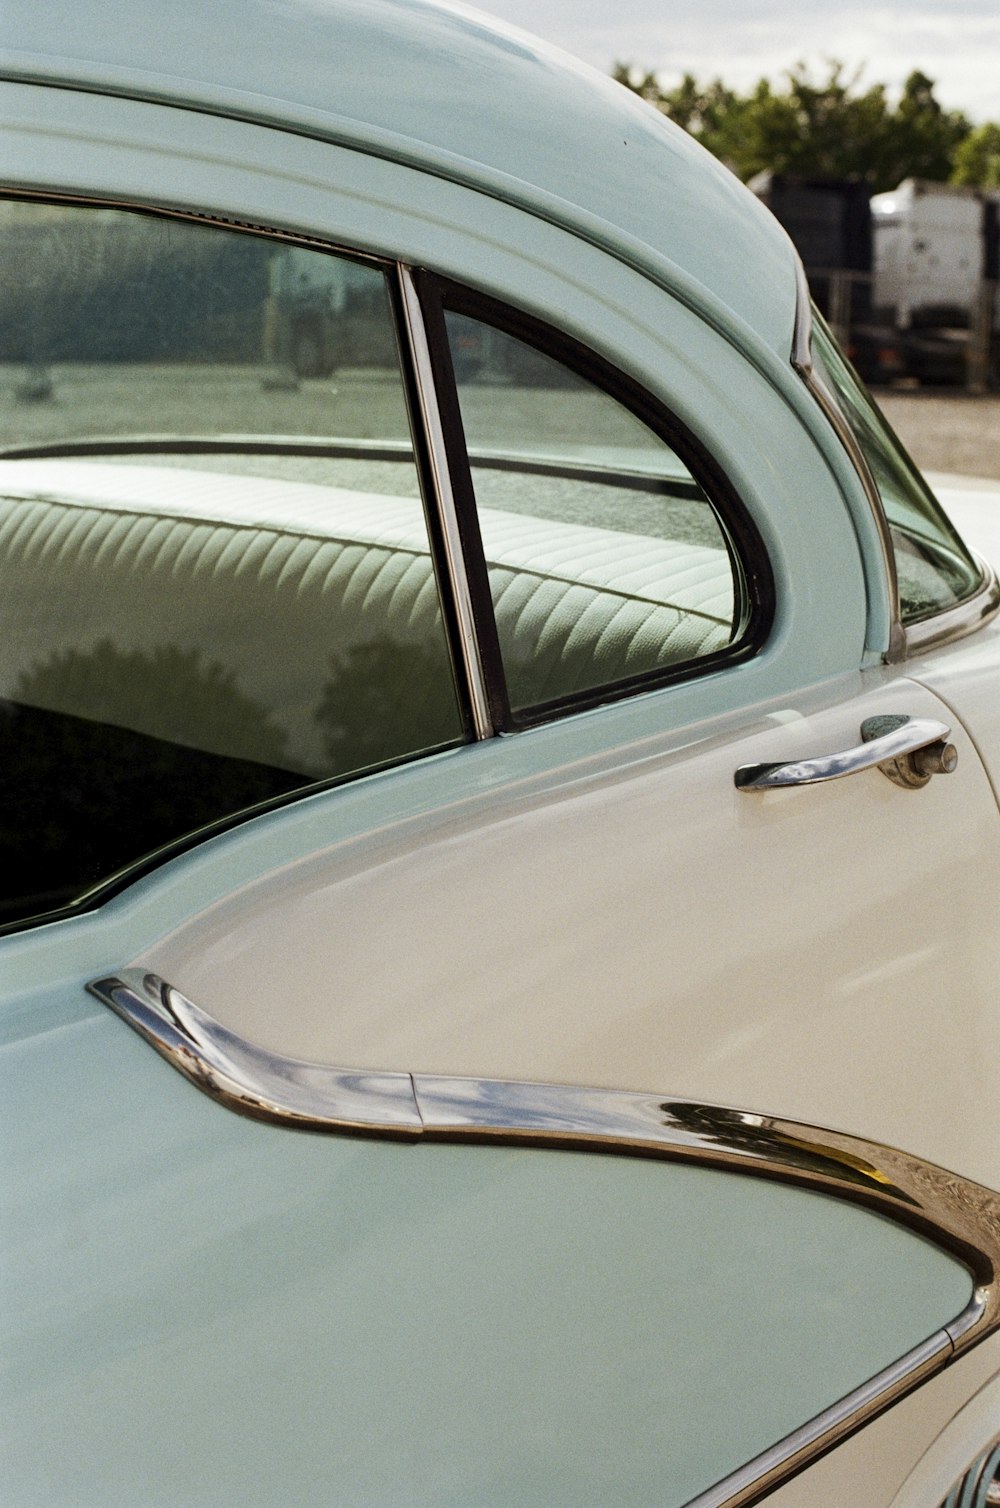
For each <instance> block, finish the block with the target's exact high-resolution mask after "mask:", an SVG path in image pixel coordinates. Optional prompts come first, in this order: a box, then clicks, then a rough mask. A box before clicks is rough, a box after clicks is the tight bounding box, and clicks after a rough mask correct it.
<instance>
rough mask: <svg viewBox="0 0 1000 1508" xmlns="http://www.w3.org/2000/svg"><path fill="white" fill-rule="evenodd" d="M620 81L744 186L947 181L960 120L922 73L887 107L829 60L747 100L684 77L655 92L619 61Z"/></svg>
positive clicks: (649, 79)
mask: <svg viewBox="0 0 1000 1508" xmlns="http://www.w3.org/2000/svg"><path fill="white" fill-rule="evenodd" d="M615 77H616V78H617V79H618V80H619V82H620V83H623V84H625V85H626V86H627V87H628V88H631V89H633V90H634V91H635V92H636V93H637V94H640V95H641V96H642V97H643V98H644V99H646V100H649V101H650V103H651V104H654V105H655V106H656V107H657V108H658V109H659V110H662V111H663V113H664V114H665V115H667V116H669V117H670V119H671V120H673V121H676V123H677V124H678V125H679V126H682V127H683V128H684V130H686V131H688V132H689V133H690V134H691V135H692V136H694V137H695V138H696V139H697V140H698V141H700V142H701V144H702V145H703V146H705V147H707V148H708V150H709V151H710V152H712V153H714V154H715V156H717V157H719V158H721V159H722V160H723V161H724V162H726V163H727V164H728V165H729V166H730V167H731V168H732V169H733V171H734V172H735V173H736V174H737V175H738V176H739V177H740V178H743V179H748V178H752V177H753V176H754V174H755V173H759V172H761V171H762V170H764V169H770V170H771V171H772V172H776V173H794V174H800V175H801V176H803V177H816V178H859V179H863V180H864V181H866V182H867V183H869V184H870V185H871V187H872V189H873V190H879V189H887V188H894V187H895V186H896V184H897V183H899V182H900V181H901V180H902V179H903V178H907V177H919V178H934V179H944V178H947V177H948V176H949V174H950V173H951V171H952V168H953V164H954V161H955V155H956V151H957V149H958V147H959V145H960V144H961V143H962V142H963V141H964V140H965V139H966V138H967V136H968V135H969V132H970V126H969V122H968V121H967V120H966V119H965V117H964V116H963V115H961V114H960V113H958V112H955V111H948V110H945V109H943V107H942V106H941V104H940V103H939V102H938V100H937V99H936V98H935V97H934V84H933V81H932V80H931V79H929V78H928V77H927V76H926V74H923V73H912V74H911V75H910V77H909V78H908V79H907V81H906V84H905V85H904V88H903V94H902V97H901V98H900V100H899V103H898V104H897V105H895V106H892V105H890V103H889V100H888V97H887V94H886V89H885V86H884V85H882V84H874V85H872V86H871V87H869V88H867V89H862V88H861V87H860V72H855V73H849V72H848V71H847V70H846V69H845V67H844V65H843V64H842V63H837V62H831V63H830V64H829V65H828V72H827V74H826V76H825V77H822V78H819V79H814V78H813V77H812V75H811V74H810V72H809V70H808V68H807V67H806V65H805V64H804V63H798V64H796V66H795V67H794V68H793V69H791V71H790V72H789V73H788V74H787V75H786V83H785V87H784V88H776V87H775V86H774V85H773V84H771V82H770V81H769V80H768V79H761V80H760V81H759V82H758V83H757V84H756V85H755V86H754V87H753V88H752V89H751V90H750V91H749V92H748V93H746V94H739V93H737V92H735V91H734V90H732V89H729V88H728V87H727V86H726V85H725V84H723V82H722V81H721V80H720V79H716V80H714V81H713V82H712V83H710V84H708V85H701V84H699V83H698V81H697V79H695V78H694V77H693V76H692V75H691V74H686V75H685V76H684V78H683V79H682V80H681V82H680V83H679V84H678V85H676V86H675V87H673V88H671V89H663V88H661V86H660V85H659V84H658V82H657V80H656V77H655V75H654V74H652V73H650V72H648V71H642V70H637V69H635V68H633V67H630V66H629V65H627V64H618V65H617V66H616V68H615Z"/></svg>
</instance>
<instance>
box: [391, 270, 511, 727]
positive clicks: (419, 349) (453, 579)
mask: <svg viewBox="0 0 1000 1508" xmlns="http://www.w3.org/2000/svg"><path fill="white" fill-rule="evenodd" d="M397 276H398V278H399V288H400V295H401V298H402V305H403V316H404V323H405V327H406V329H405V333H406V338H407V341H408V342H409V347H410V356H411V360H412V366H413V372H414V377H415V380H416V388H417V402H418V405H419V408H420V423H421V424H422V426H423V430H424V438H425V441H426V448H427V453H428V456H429V459H430V466H431V475H432V480H433V483H434V491H435V494H436V498H437V505H438V512H439V518H440V522H441V534H442V538H443V541H444V550H445V561H446V565H447V570H448V578H449V583H450V586H451V593H452V598H453V601H454V603H455V617H456V619H457V623H458V640H459V651H460V653H461V657H462V670H463V672H464V675H465V682H466V691H467V692H468V696H469V705H470V708H471V711H472V725H473V728H474V729H475V734H476V737H477V738H480V739H481V738H490V737H491V736H492V734H493V732H494V731H495V730H494V727H493V716H492V713H491V712H490V704H489V698H488V696H487V693H486V676H485V672H484V670H483V662H482V657H481V655H480V653H479V637H478V634H477V632H476V619H475V614H474V612H473V609H472V592H471V590H470V588H469V578H468V574H467V572H466V569H465V555H464V552H463V550H462V539H461V534H460V532H459V526H458V512H457V509H456V507H455V494H454V491H453V489H452V485H451V472H450V471H449V469H448V453H447V450H446V447H445V440H444V425H443V423H442V419H441V410H440V408H439V407H438V401H437V388H436V386H435V383H434V369H433V366H432V365H431V353H430V346H429V345H428V342H427V331H426V330H425V328H424V316H423V311H422V310H421V307H420V297H419V295H418V293H417V290H416V286H415V284H414V282H413V274H412V273H411V271H410V269H409V268H408V267H405V266H403V264H402V263H399V264H398V265H397Z"/></svg>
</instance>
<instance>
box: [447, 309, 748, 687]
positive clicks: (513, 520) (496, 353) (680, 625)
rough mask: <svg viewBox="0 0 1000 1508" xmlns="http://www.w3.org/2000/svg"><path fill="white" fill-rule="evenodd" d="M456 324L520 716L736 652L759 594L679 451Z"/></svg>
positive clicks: (575, 382) (485, 331)
mask: <svg viewBox="0 0 1000 1508" xmlns="http://www.w3.org/2000/svg"><path fill="white" fill-rule="evenodd" d="M446 324H447V329H448V336H449V343H450V349H451V353H452V362H453V366H454V369H455V375H456V380H457V383H458V393H459V404H460V408H461V416H462V425H463V428H464V431H465V440H466V444H467V447H468V454H469V459H470V464H471V473H472V481H473V487H474V491H475V496H476V503H477V509H478V518H479V526H480V531H481V534H482V539H483V547H484V551H485V555H486V562H487V568H488V573H489V581H490V592H491V597H492V602H493V610H494V614H495V617H496V624H497V633H498V638H499V643H500V652H501V656H502V659H503V664H504V671H505V676H506V682H507V690H508V695H509V698H510V704H511V709H512V711H513V713H514V714H515V716H516V715H517V714H518V713H520V712H525V711H528V710H529V709H531V708H537V707H541V706H544V705H545V704H546V703H551V702H554V701H559V700H561V699H565V698H568V697H578V696H581V695H582V696H588V695H591V696H592V694H593V693H594V692H595V691H597V690H599V689H601V688H605V687H608V688H613V687H616V686H621V685H622V683H629V682H631V681H632V680H633V678H635V677H639V678H641V677H644V676H648V675H650V674H653V673H655V672H662V671H663V670H665V669H670V668H675V667H678V666H682V665H685V664H688V663H690V662H692V661H697V660H700V659H703V658H705V657H708V656H711V655H716V654H718V653H719V652H721V651H724V650H726V649H727V648H728V647H729V646H730V645H732V644H733V642H734V640H735V639H736V638H737V637H738V635H739V633H740V631H741V622H742V614H743V608H744V601H743V596H744V594H743V592H742V590H741V587H740V582H739V580H738V576H737V571H736V569H735V567H734V564H733V556H732V554H731V552H730V549H729V547H728V542H727V538H726V535H725V534H724V532H723V529H722V527H721V525H720V522H719V519H718V517H717V515H716V513H715V511H714V509H713V507H712V505H711V504H710V502H709V500H708V498H707V496H706V494H705V492H704V491H703V489H702V487H701V486H700V484H699V483H698V482H697V481H696V480H695V478H694V477H693V476H692V474H691V472H690V470H689V469H688V467H687V466H686V465H685V464H684V462H683V461H682V460H681V459H680V457H679V455H678V454H677V453H676V451H675V450H673V449H672V448H671V446H669V445H668V444H667V443H666V442H665V441H664V440H663V439H662V438H661V437H660V436H659V435H658V434H656V433H655V432H654V431H653V430H652V429H651V428H649V426H648V425H647V424H645V423H644V422H642V421H641V420H640V419H639V418H637V417H636V416H635V415H634V414H633V413H632V412H631V411H630V410H629V409H628V408H626V407H625V406H624V405H623V404H622V403H620V402H619V401H618V400H617V399H616V398H614V397H612V396H610V395H609V394H608V393H607V392H605V391H603V390H602V389H601V388H600V387H598V386H596V385H595V384H594V383H593V382H591V381H590V380H588V379H586V378H584V377H581V376H579V375H577V373H576V372H575V371H572V370H571V369H570V368H569V367H568V366H566V365H565V364H563V363H562V362H561V361H557V360H555V359H554V358H553V357H552V356H550V355H548V354H546V353H544V352H542V351H541V350H538V349H536V348H535V347H534V346H532V345H529V344H527V343H526V342H525V341H523V340H521V339H518V338H515V337H514V336H513V335H510V334H508V333H506V332H505V331H503V330H500V329H497V328H495V327H494V326H492V325H490V324H487V323H485V322H483V321H481V320H479V319H474V318H472V317H470V316H469V315H467V314H465V313H458V312H454V311H451V312H448V313H447V314H446Z"/></svg>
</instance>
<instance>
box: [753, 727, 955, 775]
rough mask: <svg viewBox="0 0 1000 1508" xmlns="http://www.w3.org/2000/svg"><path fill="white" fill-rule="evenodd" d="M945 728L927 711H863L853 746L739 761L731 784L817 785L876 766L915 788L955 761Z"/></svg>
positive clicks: (947, 772)
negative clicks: (807, 755) (784, 759)
mask: <svg viewBox="0 0 1000 1508" xmlns="http://www.w3.org/2000/svg"><path fill="white" fill-rule="evenodd" d="M950 734H951V729H950V728H949V727H948V726H947V725H946V724H945V723H939V722H936V721H935V720H934V719H933V718H930V717H914V718H910V717H869V718H866V719H865V721H864V722H863V723H862V724H861V739H862V742H861V743H859V744H857V745H856V746H855V747H854V748H853V749H842V750H840V751H839V752H838V753H836V754H820V755H819V756H818V757H817V758H816V759H798V760H795V761H794V762H792V763H790V764H743V765H740V767H739V769H738V770H737V771H736V776H735V780H736V788H737V790H740V791H772V790H775V789H777V788H778V787H779V786H785V785H819V784H821V783H822V782H823V781H825V780H839V779H840V778H841V776H842V775H856V774H857V773H858V772H859V771H860V770H870V769H873V768H874V767H876V766H877V767H878V768H879V769H880V770H881V771H882V773H883V775H886V776H888V778H889V779H890V780H891V781H893V782H894V783H895V784H896V785H901V786H904V787H905V788H906V789H908V790H917V789H919V788H920V786H923V785H926V784H927V782H928V780H930V778H931V776H932V775H950V774H951V772H952V770H954V768H955V766H956V765H957V764H958V750H957V749H956V748H955V746H954V744H952V743H949V742H948V739H949V737H950Z"/></svg>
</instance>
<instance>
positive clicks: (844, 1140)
mask: <svg viewBox="0 0 1000 1508" xmlns="http://www.w3.org/2000/svg"><path fill="white" fill-rule="evenodd" d="M87 988H88V989H89V991H90V993H91V994H93V995H94V996H96V997H97V999H98V1000H100V1001H102V1002H103V1004H105V1005H107V1006H109V1007H110V1008H111V1009H112V1010H113V1011H115V1012H116V1013H117V1014H118V1015H119V1016H121V1017H122V1019H123V1020H124V1021H126V1022H127V1023H128V1024H129V1025H130V1026H131V1027H132V1028H133V1029H134V1030H135V1031H137V1032H138V1033H139V1035H140V1036H142V1037H143V1038H145V1040H146V1041H147V1042H148V1043H150V1045H151V1046H152V1047H154V1048H155V1049H156V1051H157V1052H159V1053H161V1054H162V1056H163V1057H165V1058H166V1059H167V1061H168V1062H169V1063H170V1064H172V1066H173V1067H174V1068H176V1069H177V1070H178V1071H179V1072H180V1073H182V1074H184V1076H185V1077H186V1078H188V1079H190V1080H191V1082H192V1083H194V1084H195V1085H196V1086H197V1087H198V1088H199V1089H201V1090H203V1091H204V1092H205V1093H206V1094H209V1095H210V1096H211V1097H212V1098H214V1099H216V1100H218V1101H220V1103H222V1104H223V1105H225V1106H227V1107H228V1108H229V1109H231V1110H236V1111H239V1112H241V1113H243V1114H245V1115H250V1116H253V1117H255V1118H257V1119H262V1120H266V1121H271V1122H275V1123H277V1124H279V1125H284V1126H299V1127H303V1128H308V1129H310V1130H314V1131H328V1132H335V1133H337V1132H339V1133H352V1132H353V1133H355V1134H357V1133H361V1134H365V1133H367V1134H381V1135H387V1136H395V1137H404V1138H418V1137H421V1138H424V1139H429V1140H438V1141H451V1142H454V1141H466V1140H472V1141H479V1142H496V1143H501V1144H502V1143H512V1142H514V1143H517V1142H520V1143H525V1144H529V1145H534V1146H539V1147H551V1148H567V1149H576V1150H579V1151H588V1150H589V1151H595V1152H617V1153H621V1154H625V1155H633V1156H647V1157H649V1156H652V1157H662V1158H665V1159H672V1160H677V1161H682V1162H695V1163H700V1164H702V1165H707V1166H710V1167H715V1168H718V1169H720V1170H723V1171H727V1172H731V1173H732V1172H736V1173H739V1172H743V1173H747V1174H751V1175H755V1176H758V1177H766V1178H774V1179H778V1180H780V1181H782V1182H785V1183H790V1184H796V1185H798V1186H800V1187H803V1188H806V1189H811V1190H813V1191H815V1192H822V1193H826V1194H829V1195H832V1196H834V1197H837V1198H842V1199H846V1200H848V1201H850V1202H855V1203H858V1204H862V1205H864V1206H865V1207H867V1208H869V1209H872V1210H875V1211H876V1212H878V1213H881V1214H883V1215H885V1216H887V1217H889V1218H890V1219H893V1220H895V1221H896V1222H897V1223H900V1224H903V1225H906V1226H909V1227H910V1228H911V1229H914V1230H916V1231H918V1232H919V1233H920V1234H922V1235H924V1236H926V1237H929V1238H930V1239H931V1240H934V1241H936V1242H937V1243H938V1244H939V1245H941V1246H943V1247H945V1248H946V1249H947V1250H949V1251H950V1252H952V1253H953V1254H954V1255H955V1256H957V1257H958V1258H959V1259H960V1260H961V1261H963V1262H964V1263H965V1264H966V1266H968V1267H969V1268H970V1270H971V1272H972V1275H973V1279H974V1282H975V1285H976V1286H975V1292H974V1294H973V1297H972V1299H971V1301H970V1303H969V1304H968V1306H967V1307H966V1309H965V1310H963V1312H962V1313H961V1314H960V1315H957V1316H956V1317H955V1319H954V1320H953V1321H952V1322H951V1323H950V1324H949V1325H946V1326H944V1327H943V1328H942V1329H941V1330H939V1331H938V1332H936V1333H935V1334H934V1335H932V1336H931V1337H929V1339H928V1340H927V1341H925V1342H924V1343H923V1344H922V1345H920V1346H918V1347H917V1348H916V1349H915V1350H913V1351H911V1352H910V1353H909V1354H908V1355H906V1356H904V1357H901V1358H900V1359H899V1360H898V1361H897V1362H895V1363H894V1364H893V1365H892V1366H891V1367H889V1368H887V1369H886V1370H885V1371H884V1372H881V1373H880V1374H879V1375H878V1376H877V1377H874V1378H872V1379H870V1380H869V1381H868V1382H867V1383H865V1384H864V1385H863V1386H862V1387H860V1388H858V1389H857V1390H855V1392H853V1393H851V1394H849V1395H848V1396H847V1397H846V1398H843V1399H841V1400H840V1401H839V1402H838V1403H836V1404H834V1405H833V1406H832V1407H831V1408H829V1409H826V1410H824V1411H823V1413H821V1414H819V1415H817V1416H816V1418H815V1419H812V1420H810V1421H808V1422H807V1423H806V1424H805V1425H803V1426H802V1427H801V1428H800V1429H798V1430H796V1431H795V1432H793V1433H792V1434H791V1435H789V1436H787V1437H786V1438H785V1439H784V1440H781V1441H779V1442H777V1443H776V1444H775V1445H774V1446H772V1447H771V1448H770V1449H769V1450H768V1451H766V1452H764V1453H763V1454H762V1455H760V1456H758V1457H757V1458H756V1459H755V1460H753V1461H750V1462H747V1463H746V1464H745V1465H744V1466H742V1467H741V1468H740V1469H739V1470H738V1471H736V1472H734V1473H732V1474H731V1475H730V1476H728V1477H726V1478H725V1479H724V1480H723V1481H720V1482H719V1483H717V1484H716V1485H715V1486H714V1487H712V1488H710V1489H709V1490H708V1491H707V1492H704V1493H702V1494H700V1495H699V1496H698V1497H697V1498H696V1499H694V1500H693V1502H692V1503H691V1504H689V1505H688V1508H750V1505H751V1504H754V1503H756V1502H758V1501H759V1499H760V1498H761V1497H762V1496H763V1495H764V1494H765V1493H767V1492H770V1491H772V1490H773V1489H774V1488H775V1487H776V1486H778V1485H779V1484H780V1483H781V1482H783V1481H785V1480H786V1479H787V1478H788V1477H790V1476H792V1475H793V1474H795V1473H796V1472H798V1471H800V1470H801V1469H802V1468H803V1467H805V1466H807V1465H808V1464H809V1463H810V1462H811V1461H813V1460H814V1459H815V1458H816V1457H817V1456H819V1455H821V1454H822V1453H823V1452H825V1451H826V1450H828V1449H830V1447H831V1446H833V1445H835V1444H836V1443H838V1442H839V1441H840V1440H841V1439H843V1438H845V1437H846V1436H847V1435H849V1434H853V1433H854V1432H855V1431H856V1430H858V1429H860V1428H861V1427H862V1426H863V1425H865V1424H867V1423H868V1422H869V1421H870V1420H871V1419H872V1418H873V1417H874V1416H875V1415H876V1414H878V1413H881V1412H882V1411H883V1410H884V1409H886V1408H888V1407H889V1406H890V1405H891V1404H893V1403H895V1402H896V1401H897V1400H898V1399H899V1398H901V1397H902V1396H903V1395H904V1394H905V1393H907V1392H909V1391H910V1390H911V1389H913V1388H914V1387H916V1386H917V1385H918V1384H919V1383H920V1382H922V1381H923V1380H924V1379H925V1378H926V1377H927V1376H929V1375H930V1374H931V1373H932V1372H934V1371H937V1370H938V1369H940V1368H941V1367H943V1366H944V1365H946V1364H947V1363H948V1362H950V1361H951V1360H952V1359H953V1358H954V1357H955V1356H957V1355H959V1354H960V1353H961V1352H963V1351H965V1350H967V1349H968V1348H969V1347H970V1346H972V1345H975V1344H977V1343H978V1342H979V1341H981V1340H984V1339H985V1338H986V1337H987V1335H990V1334H992V1333H994V1332H995V1331H997V1330H998V1329H1000V1194H998V1193H995V1192H993V1191H991V1190H989V1189H986V1188H983V1187H982V1186H981V1185H979V1184H975V1183H972V1182H971V1181H969V1180H967V1179H964V1178H961V1177H959V1176H958V1175H957V1174H954V1173H950V1172H947V1171H945V1170H944V1169H942V1168H938V1167H935V1166H934V1165H933V1164H932V1163H928V1162H926V1161H924V1160H923V1159H922V1158H918V1157H913V1156H910V1155H908V1154H906V1153H904V1152H900V1151H898V1150H896V1149H895V1148H891V1147H885V1146H882V1145H881V1144H879V1143H876V1142H869V1141H865V1140H863V1139H860V1138H858V1137H854V1136H848V1135H846V1134H844V1133H842V1132H839V1131H830V1130H826V1129H824V1128H821V1127H815V1126H809V1125H805V1124H803V1123H801V1122H797V1121H787V1120H783V1119H781V1118H779V1117H772V1116H764V1115H760V1114H758V1113H755V1112H749V1111H742V1110H736V1109H732V1108H729V1107H726V1106H719V1105H705V1104H699V1103H697V1102H695V1101H691V1100H682V1099H678V1098H669V1097H663V1096H657V1095H651V1094H648V1093H629V1092H627V1091H622V1090H607V1089H588V1088H577V1087H573V1086H571V1085H566V1084H544V1083H514V1082H505V1081H502V1080H497V1079H476V1078H451V1077H444V1076H439V1075H434V1074H420V1073H417V1074H410V1073H407V1072H384V1071H378V1072H373V1073H368V1072H365V1071H364V1070H359V1069H337V1068H333V1067H326V1066H324V1065H321V1064H316V1063H305V1062H301V1061H298V1060H295V1059H291V1058H285V1057H282V1056H280V1055H278V1054H275V1053H272V1052H270V1051H269V1050H267V1049H265V1048H261V1047H257V1046H255V1045H254V1044H252V1043H249V1042H247V1041H245V1040H244V1039H243V1038H241V1037H240V1036H239V1035H238V1034H236V1033H235V1032H232V1031H230V1030H229V1029H228V1028H227V1027H225V1026H223V1025H222V1024H221V1023H219V1022H218V1021H215V1020H214V1019H213V1018H212V1017H211V1016H209V1015H207V1014H206V1013H205V1012H204V1011H202V1010H200V1009H199V1007H198V1006H196V1005H195V1004H194V1003H193V1002H192V1001H190V1000H188V999H187V998H186V997H185V996H184V995H182V994H181V993H180V991H178V990H176V989H175V988H173V987H172V986H171V985H169V984H167V983H166V982H165V981H164V980H162V979H160V978H159V977H158V976H156V975H155V974H150V973H147V972H146V971H145V970H143V969H141V968H131V969H123V970H122V971H121V972H120V973H118V974H116V975H113V976H107V977H104V978H100V979H95V980H94V981H92V983H90V984H89V985H88V986H87Z"/></svg>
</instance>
